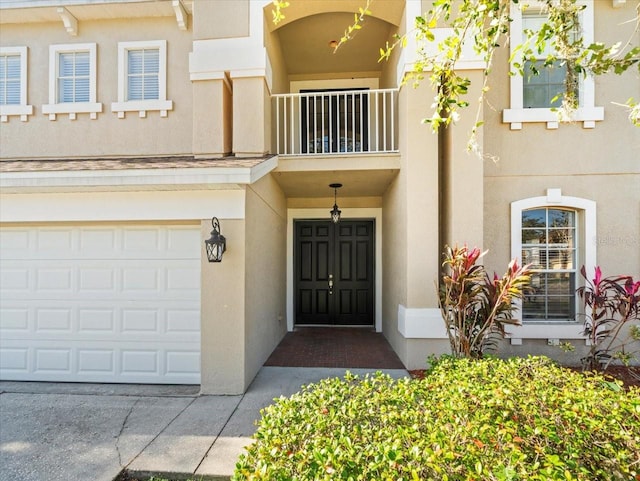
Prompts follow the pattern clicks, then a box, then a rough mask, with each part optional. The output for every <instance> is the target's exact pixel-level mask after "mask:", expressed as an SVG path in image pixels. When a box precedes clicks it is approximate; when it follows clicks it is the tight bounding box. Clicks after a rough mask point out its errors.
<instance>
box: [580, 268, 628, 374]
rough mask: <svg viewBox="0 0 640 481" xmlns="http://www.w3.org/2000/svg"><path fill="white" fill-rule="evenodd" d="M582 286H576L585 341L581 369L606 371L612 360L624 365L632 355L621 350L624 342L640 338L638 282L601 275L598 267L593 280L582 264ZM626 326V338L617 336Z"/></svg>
mask: <svg viewBox="0 0 640 481" xmlns="http://www.w3.org/2000/svg"><path fill="white" fill-rule="evenodd" d="M580 272H581V274H582V277H584V279H585V285H584V286H582V287H580V288H578V290H577V292H578V295H579V296H580V297H581V298H582V300H583V302H584V307H585V314H584V316H585V319H584V331H583V334H584V335H585V336H587V339H588V340H589V344H590V348H589V353H588V354H587V356H585V357H584V358H582V367H583V369H585V370H590V371H591V370H603V371H604V370H606V369H607V368H608V367H609V364H610V363H611V361H613V360H614V359H618V360H620V361H622V362H624V363H625V364H626V363H628V362H629V361H630V360H631V358H632V354H631V353H629V352H627V351H626V350H625V347H626V345H627V342H626V341H629V340H635V341H639V340H640V325H639V324H634V322H637V321H639V320H640V281H638V282H634V280H633V278H632V277H631V276H614V277H602V271H601V269H600V267H596V268H595V274H594V277H593V279H589V278H588V277H587V271H586V269H585V267H584V266H583V267H582V269H581V270H580ZM627 325H628V326H630V327H629V329H628V331H627V332H628V337H627V338H625V339H622V340H621V339H620V336H621V332H622V328H623V327H624V326H627Z"/></svg>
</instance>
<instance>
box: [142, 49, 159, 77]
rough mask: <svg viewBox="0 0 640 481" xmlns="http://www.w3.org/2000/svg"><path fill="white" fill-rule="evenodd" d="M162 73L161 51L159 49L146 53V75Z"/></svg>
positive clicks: (146, 51)
mask: <svg viewBox="0 0 640 481" xmlns="http://www.w3.org/2000/svg"><path fill="white" fill-rule="evenodd" d="M159 71H160V51H159V50H158V49H153V50H145V51H144V73H158V72H159Z"/></svg>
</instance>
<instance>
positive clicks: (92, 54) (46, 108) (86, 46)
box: [42, 43, 102, 120]
mask: <svg viewBox="0 0 640 481" xmlns="http://www.w3.org/2000/svg"><path fill="white" fill-rule="evenodd" d="M97 50H98V47H97V45H96V44H95V43H66V44H57V45H50V46H49V103H48V104H45V105H43V106H42V113H44V114H45V115H48V116H49V120H56V118H57V115H58V114H68V115H69V120H76V118H77V114H89V117H90V118H91V119H92V120H95V119H96V118H97V117H98V114H99V113H101V112H102V103H100V102H97V101H96V98H97V87H96V86H97ZM77 52H88V53H89V101H88V102H60V101H59V99H58V71H59V66H60V62H59V58H60V54H63V53H77Z"/></svg>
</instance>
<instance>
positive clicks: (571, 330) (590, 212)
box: [508, 189, 597, 344]
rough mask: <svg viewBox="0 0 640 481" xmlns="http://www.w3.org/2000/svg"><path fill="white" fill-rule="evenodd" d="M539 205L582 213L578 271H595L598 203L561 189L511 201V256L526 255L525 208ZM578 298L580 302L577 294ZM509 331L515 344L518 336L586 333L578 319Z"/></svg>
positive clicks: (577, 336) (565, 336) (559, 336)
mask: <svg viewBox="0 0 640 481" xmlns="http://www.w3.org/2000/svg"><path fill="white" fill-rule="evenodd" d="M536 207H538V208H552V207H557V208H562V209H568V210H574V211H575V212H576V214H577V217H578V219H577V222H576V227H577V232H576V248H577V250H578V255H577V256H576V261H577V266H576V267H577V271H578V272H579V271H580V268H581V266H582V265H584V266H585V267H586V269H587V273H593V272H594V269H595V266H596V262H597V261H596V242H595V239H596V203H595V202H594V201H592V200H588V199H583V198H580V197H569V196H565V195H562V191H561V190H560V189H547V195H546V196H540V197H530V198H528V199H522V200H518V201H515V202H512V203H511V257H512V258H517V259H519V260H520V259H521V257H522V212H523V211H526V210H529V209H533V208H536ZM576 277H577V279H576V282H577V283H579V282H580V276H579V275H578V276H576ZM576 302H578V299H577V298H576ZM519 307H521V306H519ZM577 311H579V309H578V310H577ZM517 316H520V320H522V317H521V316H522V310H521V309H518V313H517ZM578 321H579V319H578ZM508 332H509V335H510V337H511V338H512V343H514V344H516V343H517V340H518V339H581V338H583V337H584V336H582V334H581V333H582V327H581V323H580V322H574V321H572V322H567V321H549V322H539V321H538V322H535V323H527V322H525V323H523V325H522V326H509V328H508ZM514 340H515V341H516V342H514Z"/></svg>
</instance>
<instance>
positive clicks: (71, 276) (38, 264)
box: [0, 259, 200, 302]
mask: <svg viewBox="0 0 640 481" xmlns="http://www.w3.org/2000/svg"><path fill="white" fill-rule="evenodd" d="M71 262H74V263H78V264H79V265H71V266H70V265H69V264H70V263H71ZM0 289H1V293H0V300H3V301H4V300H5V299H18V298H21V299H28V300H38V299H60V298H61V296H64V297H65V298H67V297H68V298H73V297H90V298H92V299H95V300H100V299H109V300H114V301H117V300H121V299H149V300H155V299H161V300H166V299H192V300H194V301H198V302H199V300H200V292H199V289H200V260H199V259H198V260H192V259H191V260H189V259H188V260H175V259H164V260H162V261H159V260H142V261H140V260H137V261H126V260H121V259H120V260H117V261H109V260H91V261H87V262H82V263H81V264H80V260H75V261H69V260H43V261H33V260H31V261H16V260H5V261H3V262H2V269H1V270H0Z"/></svg>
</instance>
